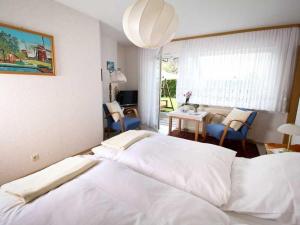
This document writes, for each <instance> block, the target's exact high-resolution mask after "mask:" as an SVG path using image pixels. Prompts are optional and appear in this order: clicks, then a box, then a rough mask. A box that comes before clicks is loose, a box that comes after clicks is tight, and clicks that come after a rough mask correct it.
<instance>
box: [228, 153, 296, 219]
mask: <svg viewBox="0 0 300 225" xmlns="http://www.w3.org/2000/svg"><path fill="white" fill-rule="evenodd" d="M223 209H224V210H227V211H234V212H238V213H246V214H249V215H252V216H255V217H259V218H264V219H274V220H277V221H279V222H281V223H282V224H300V154H299V153H280V154H272V155H265V156H261V157H257V158H253V159H244V158H236V159H235V160H234V163H233V165H232V174H231V196H230V199H229V202H228V203H227V204H226V205H225V206H223Z"/></svg>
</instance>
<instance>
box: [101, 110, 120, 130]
mask: <svg viewBox="0 0 300 225" xmlns="http://www.w3.org/2000/svg"><path fill="white" fill-rule="evenodd" d="M114 114H117V115H118V116H119V121H118V123H119V124H120V127H121V131H122V132H124V131H125V123H124V119H123V117H122V116H121V113H119V112H112V113H107V114H106V116H105V119H108V118H109V117H110V116H112V115H114Z"/></svg>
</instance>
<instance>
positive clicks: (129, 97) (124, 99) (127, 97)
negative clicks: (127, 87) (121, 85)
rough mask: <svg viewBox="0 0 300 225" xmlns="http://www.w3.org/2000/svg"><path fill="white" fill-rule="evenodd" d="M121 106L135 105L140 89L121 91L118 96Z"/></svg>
mask: <svg viewBox="0 0 300 225" xmlns="http://www.w3.org/2000/svg"><path fill="white" fill-rule="evenodd" d="M116 100H117V102H119V104H120V105H121V106H133V105H137V104H138V91H135V90H134V91H120V92H119V93H118V94H117V96H116Z"/></svg>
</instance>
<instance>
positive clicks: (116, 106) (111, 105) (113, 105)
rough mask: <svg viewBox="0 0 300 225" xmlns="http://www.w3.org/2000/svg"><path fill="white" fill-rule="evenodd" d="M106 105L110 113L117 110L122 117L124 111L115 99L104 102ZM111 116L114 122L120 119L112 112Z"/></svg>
mask: <svg viewBox="0 0 300 225" xmlns="http://www.w3.org/2000/svg"><path fill="white" fill-rule="evenodd" d="M106 106H107V108H108V111H109V112H110V113H114V112H118V113H120V114H121V117H124V113H123V111H122V109H121V107H120V105H119V103H118V102H117V101H113V102H108V103H106ZM112 118H113V119H114V121H115V122H118V121H119V119H120V118H119V115H118V114H113V115H112Z"/></svg>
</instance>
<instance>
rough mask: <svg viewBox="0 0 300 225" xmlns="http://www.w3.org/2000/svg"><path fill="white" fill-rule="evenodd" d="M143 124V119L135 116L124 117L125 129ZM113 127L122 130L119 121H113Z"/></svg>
mask: <svg viewBox="0 0 300 225" xmlns="http://www.w3.org/2000/svg"><path fill="white" fill-rule="evenodd" d="M140 124H141V120H140V119H138V118H133V117H124V125H125V130H126V131H127V130H134V129H136V128H138V126H139V125H140ZM111 128H112V129H113V130H115V131H117V132H120V131H121V126H120V123H119V122H113V123H112V125H111Z"/></svg>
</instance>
